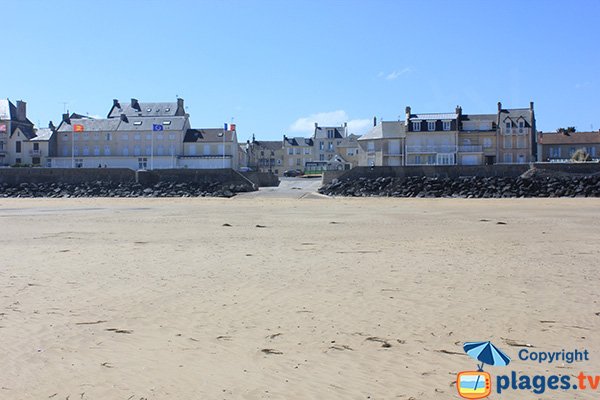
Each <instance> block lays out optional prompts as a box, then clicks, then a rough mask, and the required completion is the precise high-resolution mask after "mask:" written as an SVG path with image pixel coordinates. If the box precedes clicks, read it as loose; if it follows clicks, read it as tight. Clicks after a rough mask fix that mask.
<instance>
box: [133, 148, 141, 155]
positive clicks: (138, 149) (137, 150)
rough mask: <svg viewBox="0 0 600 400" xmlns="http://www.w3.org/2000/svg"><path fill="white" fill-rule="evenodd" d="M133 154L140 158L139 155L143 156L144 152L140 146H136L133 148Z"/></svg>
mask: <svg viewBox="0 0 600 400" xmlns="http://www.w3.org/2000/svg"><path fill="white" fill-rule="evenodd" d="M133 154H134V155H136V156H139V155H141V154H142V150H141V149H140V146H135V147H134V148H133Z"/></svg>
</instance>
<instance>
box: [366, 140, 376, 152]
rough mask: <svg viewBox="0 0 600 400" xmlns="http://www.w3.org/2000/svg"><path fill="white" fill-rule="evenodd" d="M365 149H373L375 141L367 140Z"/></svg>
mask: <svg viewBox="0 0 600 400" xmlns="http://www.w3.org/2000/svg"><path fill="white" fill-rule="evenodd" d="M367 151H375V142H374V141H372V140H371V141H369V142H368V143H367Z"/></svg>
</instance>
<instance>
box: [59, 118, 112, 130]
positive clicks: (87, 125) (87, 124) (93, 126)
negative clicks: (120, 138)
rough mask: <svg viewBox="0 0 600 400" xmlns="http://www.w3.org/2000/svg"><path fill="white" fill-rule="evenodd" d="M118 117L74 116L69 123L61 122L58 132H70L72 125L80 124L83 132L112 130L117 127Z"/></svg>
mask: <svg viewBox="0 0 600 400" xmlns="http://www.w3.org/2000/svg"><path fill="white" fill-rule="evenodd" d="M120 122H121V120H120V119H106V118H102V119H93V118H75V119H71V123H70V124H68V123H66V122H64V121H63V122H61V123H60V125H59V126H58V129H57V131H58V132H72V131H73V126H74V125H82V126H83V131H84V132H114V131H116V130H117V128H118V127H119V123H120Z"/></svg>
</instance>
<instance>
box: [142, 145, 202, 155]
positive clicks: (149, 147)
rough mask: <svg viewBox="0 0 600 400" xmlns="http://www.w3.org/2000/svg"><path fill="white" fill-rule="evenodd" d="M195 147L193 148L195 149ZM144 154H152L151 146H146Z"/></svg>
mask: <svg viewBox="0 0 600 400" xmlns="http://www.w3.org/2000/svg"><path fill="white" fill-rule="evenodd" d="M195 147H196V146H194V148H195ZM146 154H152V146H146Z"/></svg>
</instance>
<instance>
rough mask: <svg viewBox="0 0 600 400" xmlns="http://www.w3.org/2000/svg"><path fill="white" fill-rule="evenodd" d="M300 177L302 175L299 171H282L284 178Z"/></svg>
mask: <svg viewBox="0 0 600 400" xmlns="http://www.w3.org/2000/svg"><path fill="white" fill-rule="evenodd" d="M300 175H304V173H303V172H302V171H301V170H299V169H288V170H287V171H284V173H283V176H286V177H288V178H291V177H294V176H300Z"/></svg>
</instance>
